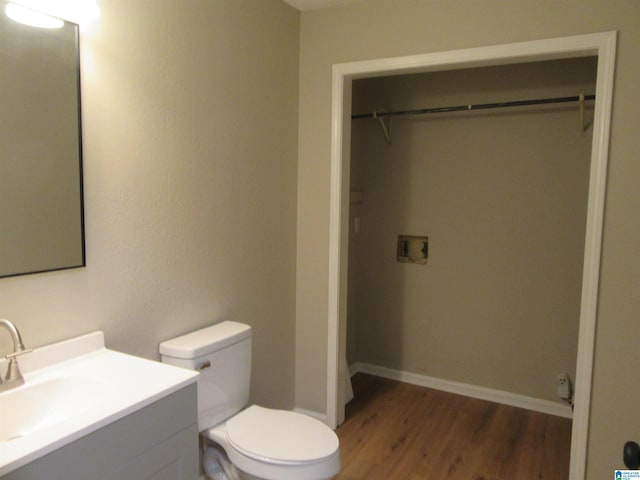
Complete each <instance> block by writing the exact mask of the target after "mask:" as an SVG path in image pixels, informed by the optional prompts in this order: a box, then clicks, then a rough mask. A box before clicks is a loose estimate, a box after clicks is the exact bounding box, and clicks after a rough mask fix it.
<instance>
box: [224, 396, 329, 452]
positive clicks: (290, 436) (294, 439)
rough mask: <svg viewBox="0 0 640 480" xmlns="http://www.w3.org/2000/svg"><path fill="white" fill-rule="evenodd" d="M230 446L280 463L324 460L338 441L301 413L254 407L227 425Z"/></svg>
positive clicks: (326, 429) (326, 428) (325, 429)
mask: <svg viewBox="0 0 640 480" xmlns="http://www.w3.org/2000/svg"><path fill="white" fill-rule="evenodd" d="M226 430H227V440H228V442H229V444H230V445H231V446H232V447H233V448H235V449H236V450H238V451H239V452H241V453H242V454H243V455H246V456H248V457H251V458H254V459H256V460H262V461H268V462H271V463H278V464H298V463H309V462H316V461H320V460H323V459H324V458H327V457H329V456H330V455H332V454H333V453H334V452H335V451H336V450H337V449H338V438H337V437H336V435H335V433H333V431H332V430H331V429H330V428H329V427H327V426H326V425H325V424H323V423H322V422H320V421H318V420H316V419H314V418H311V417H309V416H307V415H302V414H300V413H296V412H291V411H286V410H273V409H269V408H263V407H259V406H257V405H252V406H250V407H248V408H247V409H245V410H243V411H242V412H240V413H238V414H237V415H235V416H234V417H232V418H230V419H229V420H227V423H226Z"/></svg>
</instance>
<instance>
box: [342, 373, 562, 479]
mask: <svg viewBox="0 0 640 480" xmlns="http://www.w3.org/2000/svg"><path fill="white" fill-rule="evenodd" d="M353 388H354V392H355V395H356V397H355V399H354V400H352V401H351V402H350V403H349V404H348V405H347V410H346V421H345V422H344V423H343V424H342V425H341V426H340V427H339V428H338V430H337V434H338V437H339V438H340V450H341V455H342V470H341V472H340V474H339V475H338V476H337V477H336V479H338V480H359V479H366V480H378V479H380V480H389V479H402V480H418V479H429V480H445V479H451V480H534V479H535V480H567V478H568V476H569V449H570V443H571V420H569V419H565V418H560V417H555V416H551V415H545V414H542V413H537V412H532V411H529V410H523V409H520V408H515V407H509V406H506V405H500V404H497V403H492V402H485V401H483V400H476V399H472V398H468V397H463V396H459V395H454V394H450V393H446V392H440V391H437V390H431V389H428V388H424V387H418V386H415V385H409V384H405V383H400V382H396V381H392V380H387V379H383V378H379V377H373V376H370V375H364V374H360V373H359V374H357V375H356V376H355V377H354V378H353Z"/></svg>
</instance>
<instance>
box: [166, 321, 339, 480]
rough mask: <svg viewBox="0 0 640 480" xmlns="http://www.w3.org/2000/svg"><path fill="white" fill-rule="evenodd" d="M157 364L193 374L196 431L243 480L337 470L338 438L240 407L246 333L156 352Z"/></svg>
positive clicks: (296, 478) (305, 423) (301, 418)
mask: <svg viewBox="0 0 640 480" xmlns="http://www.w3.org/2000/svg"><path fill="white" fill-rule="evenodd" d="M160 355H161V357H162V361H163V362H165V363H168V364H171V365H176V366H179V367H184V368H189V369H194V370H199V371H200V377H199V378H198V429H199V430H200V434H201V435H202V436H203V437H204V438H205V439H209V440H212V441H213V442H215V443H216V444H218V445H219V446H220V447H222V448H223V449H224V451H225V452H226V454H227V456H228V457H229V460H230V461H231V463H233V465H234V466H235V468H236V469H237V471H238V473H239V476H240V478H243V479H246V480H326V479H330V478H333V477H334V476H335V475H337V473H338V472H339V470H340V450H339V448H338V437H337V436H336V434H335V433H334V432H333V430H331V429H330V428H329V427H328V426H327V425H325V424H324V423H322V422H320V421H318V420H316V419H314V418H311V417H308V416H306V415H302V414H300V413H296V412H291V411H287V410H273V409H269V408H263V407H259V406H257V405H252V406H249V407H248V408H245V407H246V406H247V403H248V400H249V382H250V379H251V327H250V326H249V325H244V324H242V323H238V322H231V321H224V322H221V323H218V324H216V325H212V326H210V327H207V328H204V329H202V330H197V331H195V332H192V333H189V334H187V335H183V336H181V337H178V338H174V339H171V340H167V341H166V342H162V343H161V344H160Z"/></svg>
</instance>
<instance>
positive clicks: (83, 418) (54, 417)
mask: <svg viewBox="0 0 640 480" xmlns="http://www.w3.org/2000/svg"><path fill="white" fill-rule="evenodd" d="M18 360H19V365H20V369H21V371H22V374H23V376H24V380H25V383H24V385H21V386H19V387H16V388H13V389H10V390H5V391H3V392H1V393H0V478H2V477H3V476H4V475H6V474H8V473H9V472H11V471H13V470H15V469H17V468H19V467H21V466H23V465H25V464H27V463H29V462H31V461H33V460H36V459H37V458H40V457H42V456H44V455H46V454H48V453H50V452H52V451H54V450H56V449H58V448H60V447H63V446H65V445H67V444H69V443H71V442H73V441H75V440H78V439H80V438H82V437H83V436H85V435H88V434H89V433H92V432H94V431H96V430H98V429H100V428H102V427H104V426H106V425H109V424H110V423H112V422H115V421H117V420H120V419H121V418H123V417H125V416H127V415H129V414H131V413H133V412H135V411H137V410H139V409H141V408H144V407H146V406H148V405H150V404H152V403H154V402H156V401H157V400H160V399H161V398H163V397H165V396H167V395H169V394H171V393H174V392H177V391H178V390H180V389H182V388H184V387H186V386H187V385H189V384H192V383H195V382H196V381H197V376H198V374H197V373H196V372H194V371H190V370H186V369H182V368H176V367H172V366H170V365H166V364H163V363H160V362H154V361H151V360H146V359H143V358H138V357H134V356H131V355H126V354H124V353H120V352H116V351H113V350H109V349H107V348H105V346H104V335H103V333H102V332H93V333H90V334H87V335H83V336H81V337H77V338H73V339H71V340H66V341H63V342H60V343H56V344H53V345H48V346H46V347H42V348H36V349H34V350H33V352H31V353H27V354H24V355H21V356H20V357H19V359H18ZM3 363H5V362H3V361H1V360H0V371H4V368H5V365H3Z"/></svg>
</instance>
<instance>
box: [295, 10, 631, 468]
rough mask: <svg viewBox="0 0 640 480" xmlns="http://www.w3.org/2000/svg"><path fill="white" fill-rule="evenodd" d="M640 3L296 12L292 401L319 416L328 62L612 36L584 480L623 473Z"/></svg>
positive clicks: (325, 247) (326, 221)
mask: <svg viewBox="0 0 640 480" xmlns="http://www.w3.org/2000/svg"><path fill="white" fill-rule="evenodd" d="M638 18H640V4H639V3H638V2H637V1H635V0H613V1H604V0H580V1H578V0H569V1H564V2H557V1H555V0H542V1H541V0H522V1H518V2H505V1H501V0H486V1H482V2H477V1H475V0H458V1H450V2H441V1H437V0H433V1H430V0H429V1H414V0H396V1H391V2H389V1H379V0H370V1H368V2H363V3H358V4H353V5H347V6H344V7H340V8H332V9H326V10H318V11H312V12H305V13H303V14H302V23H301V42H300V124H299V128H300V130H299V132H300V157H299V164H298V176H299V179H298V253H297V254H298V272H297V278H298V281H297V285H296V288H297V305H296V311H297V314H296V338H297V341H296V402H297V404H298V405H300V406H302V407H306V408H309V409H316V410H320V411H324V408H325V399H326V394H325V389H326V386H325V383H324V382H319V381H317V377H316V378H314V377H312V376H311V375H307V373H311V372H312V373H314V374H315V375H319V376H321V378H324V375H325V374H326V366H325V365H326V338H327V298H328V294H327V280H326V279H327V278H328V243H329V242H328V238H329V229H328V227H329V208H328V206H329V172H330V146H331V66H332V65H333V64H335V63H340V62H347V61H357V60H366V59H375V58H384V57H393V56H400V55H411V54H418V53H428V52H438V51H446V50H453V49H458V48H469V47H477V46H485V45H495V44H502V43H511V42H519V41H527V40H537V39H542V38H552V37H562V36H569V35H577V34H585V33H592V32H598V31H611V30H617V31H619V42H618V53H617V65H616V79H615V86H614V88H615V91H614V104H613V117H612V131H611V133H612V135H611V149H610V163H609V177H608V184H607V188H608V190H607V198H606V208H605V227H604V244H603V253H602V264H601V265H602V269H601V279H600V299H599V308H598V318H597V322H598V324H597V332H596V336H597V338H596V350H595V366H594V378H593V390H592V404H591V408H592V409H591V419H590V425H589V452H588V455H589V457H588V458H589V459H588V466H587V472H588V475H587V477H588V479H589V480H596V479H601V478H606V477H607V476H610V475H611V472H612V471H613V469H614V468H615V467H619V466H620V457H621V449H622V445H623V443H624V441H625V440H627V439H631V438H635V439H636V440H637V439H638V437H640V413H638V409H637V395H636V394H635V392H637V387H636V386H635V383H634V379H635V378H636V368H635V365H637V364H638V363H640V350H639V349H638V344H639V343H640V338H639V336H638V329H637V323H638V312H639V311H640V309H639V308H638V298H639V297H640V268H638V258H640V216H639V215H638V211H640V193H639V191H638V188H637V185H638V183H639V181H640V162H638V161H637V152H638V151H640V143H639V142H640V140H639V137H638V135H637V126H635V125H636V123H637V122H636V120H635V118H636V116H637V107H636V105H637V102H636V99H635V97H636V84H637V79H638V78H639V77H640V57H639V56H638V54H637V52H638V50H639V49H640V29H639V28H638Z"/></svg>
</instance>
